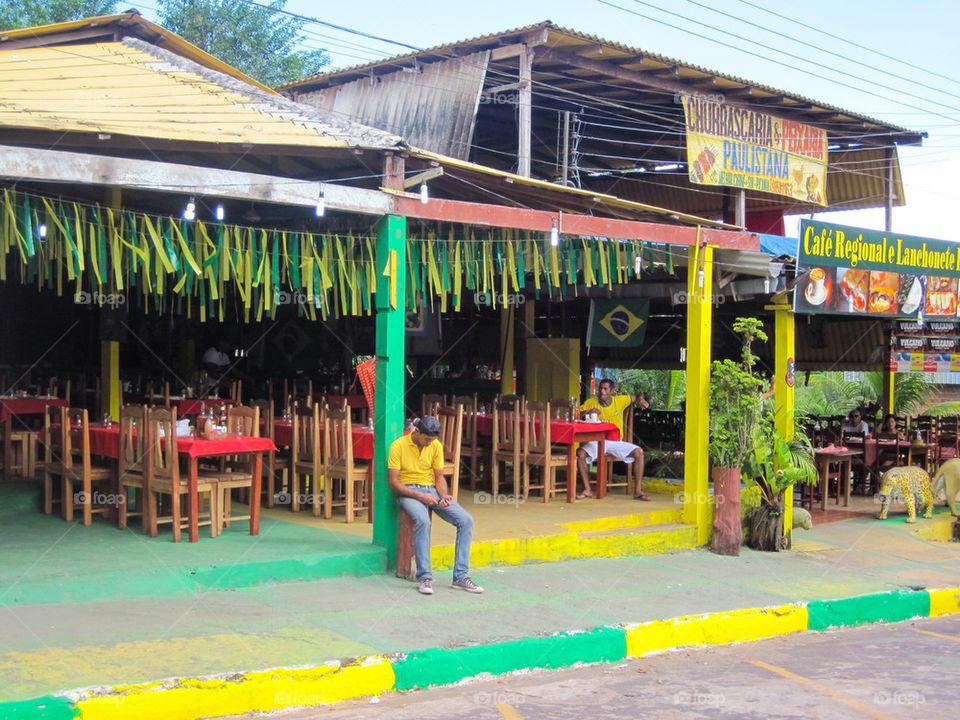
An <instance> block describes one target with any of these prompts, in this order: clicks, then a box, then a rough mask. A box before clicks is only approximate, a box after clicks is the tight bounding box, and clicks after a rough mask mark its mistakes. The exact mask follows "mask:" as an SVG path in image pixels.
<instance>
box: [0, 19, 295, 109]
mask: <svg viewBox="0 0 960 720" xmlns="http://www.w3.org/2000/svg"><path fill="white" fill-rule="evenodd" d="M113 24H115V25H117V27H119V28H120V29H122V30H126V31H128V34H131V35H137V33H134V32H129V30H130V28H137V29H139V30H141V31H142V32H143V33H153V34H156V35H160V36H162V37H163V39H164V43H163V45H157V46H158V47H163V46H168V47H167V49H169V50H170V51H171V52H176V53H178V54H180V55H183V56H184V57H187V58H189V59H190V60H193V61H194V62H196V63H199V64H200V65H204V66H206V67H208V68H210V69H211V70H216V71H217V72H221V73H223V74H224V75H230V76H231V77H234V78H237V79H238V80H242V81H243V82H245V83H249V84H251V85H254V86H256V87H257V88H259V89H260V90H263V91H264V92H268V93H270V94H271V95H278V94H279V93H278V92H277V91H276V90H274V89H273V88H271V87H268V86H266V85H264V84H263V83H261V82H259V81H257V80H254V79H253V78H252V77H250V76H249V75H247V74H246V73H243V72H241V71H239V70H237V69H236V68H235V67H233V66H232V65H228V64H227V63H225V62H223V61H222V60H218V59H217V58H215V57H214V56H213V55H211V54H210V53H208V52H206V51H205V50H201V49H200V48H198V47H197V46H196V45H194V44H193V43H191V42H188V41H187V40H184V39H183V38H182V37H180V36H179V35H177V34H176V33H174V32H171V31H170V30H167V29H166V28H165V27H163V26H162V25H157V24H156V23H154V22H151V21H150V20H147V19H146V18H144V17H143V16H141V15H139V14H137V13H118V14H116V15H98V16H96V17H89V18H83V19H82V20H69V21H67V22H61V23H52V24H50V25H37V26H35V27H29V28H19V29H17V30H4V31H2V32H0V50H3V49H4V48H3V45H4V41H5V40H18V39H22V38H29V37H36V36H40V35H43V36H46V35H56V34H57V33H66V32H70V31H71V30H80V29H83V28H87V27H97V26H104V27H105V26H109V25H113ZM143 39H144V40H148V41H151V40H150V38H149V37H144V38H143ZM151 42H152V41H151ZM154 44H156V43H154Z"/></svg>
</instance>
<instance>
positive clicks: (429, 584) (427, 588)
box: [418, 578, 433, 595]
mask: <svg viewBox="0 0 960 720" xmlns="http://www.w3.org/2000/svg"><path fill="white" fill-rule="evenodd" d="M418 590H419V591H420V594H421V595H433V580H431V579H430V578H423V580H421V581H420V587H419V588H418Z"/></svg>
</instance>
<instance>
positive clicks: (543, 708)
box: [244, 617, 960, 720]
mask: <svg viewBox="0 0 960 720" xmlns="http://www.w3.org/2000/svg"><path fill="white" fill-rule="evenodd" d="M958 678H960V617H945V618H934V619H926V620H917V621H914V622H907V623H900V624H897V625H890V626H871V627H866V628H858V629H853V630H843V631H836V632H830V633H823V634H804V635H797V636H793V637H783V638H777V639H773V640H767V641H764V642H759V643H753V644H749V645H742V646H725V647H720V648H712V649H705V650H688V651H678V652H673V653H667V654H663V655H658V656H653V657H648V658H646V659H641V660H634V661H631V662H629V663H624V664H620V665H616V666H613V665H606V666H597V667H589V668H580V669H576V670H567V671H560V672H541V671H538V672H531V673H528V674H524V675H516V676H509V677H503V678H498V679H495V680H488V681H485V682H472V683H467V684H464V685H460V686H457V687H451V688H442V689H437V690H429V691H421V692H413V693H406V694H397V695H387V696H384V697H383V698H381V699H380V702H378V703H371V702H370V701H369V700H364V701H356V702H349V703H345V704H343V705H339V706H335V707H328V708H322V709H313V710H290V711H285V712H279V713H275V714H273V715H271V717H273V718H280V719H281V720H314V719H315V718H331V717H333V718H343V719H348V718H349V719H354V718H355V719H357V720H359V719H360V718H380V717H383V718H387V717H389V718H396V719H397V720H403V719H406V718H410V719H413V718H417V719H418V720H430V719H431V718H436V719H437V720H441V719H442V720H449V718H478V719H485V718H489V719H490V720H498V719H499V720H503V719H506V720H518V719H520V718H522V719H523V720H538V719H540V718H550V719H551V720H553V719H556V720H567V719H569V720H586V719H590V720H593V719H597V720H613V719H615V718H616V719H619V718H657V719H658V720H659V719H664V720H671V719H675V718H677V719H678V718H707V717H724V718H756V719H757V720H760V719H761V718H770V717H777V718H831V719H834V718H836V719H839V720H845V719H846V718H850V719H854V718H875V719H877V720H882V719H884V718H920V717H922V718H925V719H926V718H947V717H956V714H957V708H958V706H960V699H958V692H960V690H958V684H957V681H958ZM691 679H694V680H693V681H692V682H691ZM244 717H248V718H249V717H257V716H256V715H248V716H244Z"/></svg>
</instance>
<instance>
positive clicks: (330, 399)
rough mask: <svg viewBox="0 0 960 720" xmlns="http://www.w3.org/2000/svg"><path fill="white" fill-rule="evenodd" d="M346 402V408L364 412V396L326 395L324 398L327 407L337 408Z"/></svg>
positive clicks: (365, 402)
mask: <svg viewBox="0 0 960 720" xmlns="http://www.w3.org/2000/svg"><path fill="white" fill-rule="evenodd" d="M344 400H346V401H347V407H349V408H352V409H354V410H366V409H367V398H366V396H364V395H326V396H324V401H325V402H326V403H327V405H330V406H331V407H333V406H339V405H342V404H343V401H344Z"/></svg>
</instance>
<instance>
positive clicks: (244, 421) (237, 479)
mask: <svg viewBox="0 0 960 720" xmlns="http://www.w3.org/2000/svg"><path fill="white" fill-rule="evenodd" d="M227 435H230V436H243V437H260V408H256V407H247V406H246V405H234V406H232V407H229V408H227ZM216 479H217V486H218V487H219V488H220V505H219V511H220V519H221V520H222V521H223V525H222V527H230V521H231V520H249V519H250V516H249V515H244V516H242V517H231V506H232V504H233V503H232V496H233V491H234V490H236V489H238V488H241V489H245V490H246V491H247V493H246V495H247V499H248V500H249V497H250V494H249V490H250V488H252V487H253V461H252V460H251V459H250V458H249V457H247V456H243V457H236V456H231V457H228V458H226V461H225V463H224V468H223V471H222V472H220V473H219V474H217V475H216ZM217 534H218V535H219V534H220V527H218V528H217Z"/></svg>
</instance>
